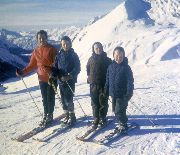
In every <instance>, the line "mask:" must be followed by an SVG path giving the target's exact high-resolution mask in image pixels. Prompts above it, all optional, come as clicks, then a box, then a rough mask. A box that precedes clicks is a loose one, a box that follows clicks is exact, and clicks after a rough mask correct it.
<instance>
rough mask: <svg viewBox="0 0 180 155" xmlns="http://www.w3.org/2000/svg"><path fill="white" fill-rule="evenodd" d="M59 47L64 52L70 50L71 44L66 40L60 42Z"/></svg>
mask: <svg viewBox="0 0 180 155" xmlns="http://www.w3.org/2000/svg"><path fill="white" fill-rule="evenodd" d="M61 46H62V48H63V50H64V51H68V50H69V49H70V48H71V44H70V42H69V41H67V40H62V41H61Z"/></svg>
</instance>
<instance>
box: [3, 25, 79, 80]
mask: <svg viewBox="0 0 180 155" xmlns="http://www.w3.org/2000/svg"><path fill="white" fill-rule="evenodd" d="M79 30H80V28H76V27H75V26H72V27H68V28H65V29H62V30H61V29H48V30H47V32H48V37H49V42H50V43H51V44H52V45H54V46H55V47H56V48H57V49H59V40H60V39H61V37H62V36H64V35H68V36H70V37H71V38H72V39H73V38H75V37H76V35H77V34H78V32H79ZM35 47H36V32H19V33H18V32H14V31H9V30H6V29H2V30H0V63H1V69H0V74H1V76H0V81H1V80H2V79H6V78H8V77H13V76H14V75H15V74H14V73H15V67H21V68H22V67H23V66H25V65H26V64H27V62H28V61H29V56H30V53H31V52H32V50H33V49H34V48H35ZM8 69H10V70H11V72H9V70H8ZM12 72H13V73H12Z"/></svg>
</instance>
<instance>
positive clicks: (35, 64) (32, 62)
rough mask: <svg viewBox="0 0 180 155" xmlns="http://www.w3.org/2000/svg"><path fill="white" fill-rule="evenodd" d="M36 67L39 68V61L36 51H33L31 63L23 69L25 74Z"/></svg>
mask: <svg viewBox="0 0 180 155" xmlns="http://www.w3.org/2000/svg"><path fill="white" fill-rule="evenodd" d="M36 68H37V61H36V57H35V51H33V53H32V55H31V59H30V62H29V64H28V65H27V66H26V67H25V68H24V69H23V70H22V73H23V76H24V75H27V74H28V73H30V72H31V71H32V70H34V69H36Z"/></svg>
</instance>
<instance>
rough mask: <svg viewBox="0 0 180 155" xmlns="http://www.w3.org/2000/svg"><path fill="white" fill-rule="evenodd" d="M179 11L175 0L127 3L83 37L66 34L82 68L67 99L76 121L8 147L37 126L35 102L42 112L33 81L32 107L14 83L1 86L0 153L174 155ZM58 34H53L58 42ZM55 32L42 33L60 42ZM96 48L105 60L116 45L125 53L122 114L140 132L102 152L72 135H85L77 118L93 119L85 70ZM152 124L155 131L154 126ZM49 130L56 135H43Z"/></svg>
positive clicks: (177, 144)
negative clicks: (126, 93) (128, 74)
mask: <svg viewBox="0 0 180 155" xmlns="http://www.w3.org/2000/svg"><path fill="white" fill-rule="evenodd" d="M179 6H180V1H179V0H126V1H125V2H123V3H122V4H120V5H119V6H117V7H116V8H115V9H114V10H112V11H111V12H110V13H109V14H107V15H105V16H103V17H101V18H95V19H94V20H92V21H91V22H90V23H89V24H87V26H85V27H84V28H83V29H82V30H80V29H79V30H77V31H76V30H72V31H73V32H74V33H73V32H71V30H70V31H69V32H68V34H69V35H70V34H72V37H71V38H75V39H74V41H73V47H74V49H75V51H76V52H77V53H78V55H79V56H80V61H81V73H80V75H79V77H78V83H77V84H76V92H75V97H74V103H75V113H76V117H77V118H78V120H79V121H78V124H77V125H76V127H75V128H73V129H69V130H66V131H64V132H61V130H60V129H61V126H60V125H55V126H53V127H51V128H49V129H47V130H45V131H44V132H42V133H39V134H37V135H36V136H34V138H40V139H41V138H44V137H46V136H47V139H48V140H47V141H46V142H36V141H34V140H33V139H32V138H30V139H28V140H26V142H25V143H16V142H14V141H12V140H11V138H13V137H16V136H18V135H20V134H22V133H26V132H27V131H29V130H31V129H32V128H34V127H36V126H37V124H38V122H39V121H40V120H41V116H40V113H39V111H38V110H37V109H36V106H35V104H34V101H35V102H36V104H37V106H38V107H39V109H40V111H43V106H42V99H41V93H40V90H39V87H38V79H37V74H33V75H31V76H28V77H25V78H24V82H25V83H26V84H27V87H28V90H30V92H31V95H32V97H33V98H34V100H32V98H31V96H30V95H29V94H28V93H26V87H25V85H24V84H23V82H22V81H15V80H17V79H18V78H16V79H15V80H14V79H9V80H8V81H6V82H5V83H4V85H5V86H8V89H6V91H5V92H1V93H0V98H1V99H0V100H1V103H0V116H1V118H0V126H1V128H0V137H1V138H0V146H1V149H0V154H7V155H11V154H13V155H14V154H16V155H24V154H36V155H44V154H47V155H66V154H69V155H74V154H76V155H84V154H87V155H113V154H117V155H121V154H125V155H126V154H133V155H178V154H180V123H179V122H180V115H179V109H180V98H179V96H180V69H179V67H178V66H180V61H179V60H180V59H179V57H180V15H179V12H180V11H179V9H180V8H179ZM70 29H71V28H70ZM58 31H59V32H60V33H59V34H58V35H57V33H58ZM58 31H56V30H54V31H53V30H51V32H48V33H49V35H51V34H52V36H51V37H52V38H53V39H52V40H55V41H58V40H59V36H60V35H61V34H62V33H61V30H58ZM26 34H27V36H28V33H25V35H26ZM20 35H22V33H21V34H20ZM22 36H23V35H22ZM20 37H21V36H20ZM95 41H100V42H102V43H103V46H104V50H105V51H106V52H107V54H108V56H110V57H111V58H112V51H113V49H114V48H115V47H116V46H123V47H124V48H125V51H126V56H127V57H128V59H129V63H130V65H131V67H132V71H133V74H134V79H135V90H134V95H133V97H132V99H131V101H130V102H129V105H128V109H127V114H128V118H129V122H136V123H138V124H139V125H140V128H139V129H137V130H134V131H132V132H130V133H129V135H128V136H125V137H123V138H117V139H116V140H114V141H113V142H112V143H110V144H109V145H106V146H99V145H97V144H94V143H91V142H87V143H85V142H79V141H77V140H76V136H80V135H81V134H83V133H84V132H85V131H86V130H87V119H85V118H82V117H83V116H84V113H83V112H82V109H81V108H83V109H84V112H85V113H86V115H87V116H88V119H92V109H91V101H90V96H89V85H87V84H86V78H87V76H86V67H85V66H86V63H87V60H88V58H89V56H90V55H91V53H92V50H91V48H92V47H91V46H92V44H93V43H94V42H95ZM4 48H5V47H4V46H3V49H4ZM12 98H13V99H12ZM80 104H81V106H80ZM111 107H112V106H111V100H109V110H108V116H110V117H111V118H113V114H112V108H111ZM62 113H63V110H62V108H61V104H60V103H59V99H58V98H56V107H55V112H54V116H55V117H56V116H58V115H59V114H62ZM152 121H153V122H155V123H156V124H157V126H153V124H152ZM115 125H116V123H115V122H114V123H112V124H111V125H109V126H108V127H107V128H105V129H104V130H102V131H101V132H99V134H97V135H96V136H94V137H93V138H92V139H96V140H98V139H101V138H102V137H104V136H105V135H107V134H108V133H110V132H112V131H113V129H114V127H115ZM58 129H59V130H58ZM55 130H56V131H57V132H56V133H55V134H53V135H50V133H52V131H55ZM58 131H59V132H58ZM92 139H91V140H92Z"/></svg>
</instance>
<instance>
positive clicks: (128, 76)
mask: <svg viewBox="0 0 180 155" xmlns="http://www.w3.org/2000/svg"><path fill="white" fill-rule="evenodd" d="M113 57H114V60H113V62H112V64H111V65H110V66H109V67H108V70H107V75H106V84H105V94H109V95H110V96H111V97H112V106H113V108H112V109H113V111H114V113H115V117H116V118H117V120H118V126H117V127H116V130H119V131H125V130H127V128H128V127H127V121H128V118H127V115H126V109H127V106H128V101H129V100H130V99H131V97H132V95H133V89H134V79H133V73H132V70H131V68H130V66H129V65H128V59H127V57H125V51H124V49H123V48H122V47H116V48H115V49H114V51H113Z"/></svg>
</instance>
